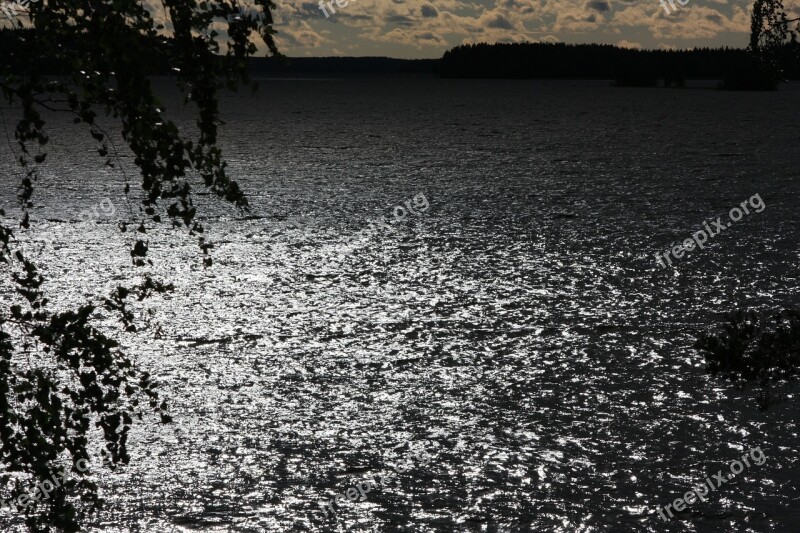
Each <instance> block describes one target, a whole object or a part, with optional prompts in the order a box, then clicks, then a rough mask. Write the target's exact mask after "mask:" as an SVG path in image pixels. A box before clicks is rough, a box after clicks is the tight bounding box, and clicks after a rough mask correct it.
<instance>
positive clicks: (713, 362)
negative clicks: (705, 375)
mask: <svg viewBox="0 0 800 533" xmlns="http://www.w3.org/2000/svg"><path fill="white" fill-rule="evenodd" d="M694 348H695V349H697V350H700V351H701V352H703V355H704V356H705V360H706V363H707V365H706V371H707V372H709V373H711V374H715V375H716V374H722V375H724V376H725V377H728V378H729V379H731V380H733V381H737V380H738V381H745V382H755V383H758V384H759V385H760V386H761V387H762V389H763V390H762V392H761V394H760V398H759V401H760V403H761V407H762V408H764V409H766V408H767V407H768V405H769V404H770V400H769V388H770V385H771V384H773V383H776V382H778V381H781V380H786V379H788V378H790V377H792V376H794V375H796V374H798V373H800V309H787V310H783V311H781V312H780V313H778V314H776V315H773V316H771V317H762V316H759V315H758V314H756V313H755V312H753V311H747V312H743V311H738V312H735V313H731V314H729V315H728V316H727V320H726V323H725V324H724V326H723V328H722V331H720V332H718V333H711V334H708V333H704V334H701V335H700V337H699V338H698V339H697V341H696V342H695V344H694Z"/></svg>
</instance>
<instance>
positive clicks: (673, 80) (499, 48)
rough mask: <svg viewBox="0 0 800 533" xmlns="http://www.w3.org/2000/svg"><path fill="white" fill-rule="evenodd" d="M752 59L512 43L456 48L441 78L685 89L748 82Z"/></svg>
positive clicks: (786, 64) (788, 49)
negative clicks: (710, 82)
mask: <svg viewBox="0 0 800 533" xmlns="http://www.w3.org/2000/svg"><path fill="white" fill-rule="evenodd" d="M798 57H800V45H798V44H797V43H789V44H787V45H786V46H785V47H784V48H783V53H782V61H781V63H782V67H783V73H784V75H785V76H786V77H787V78H788V79H793V80H796V79H800V62H798V59H797V58H798ZM751 68H752V66H751V58H750V56H749V55H748V53H747V51H746V50H743V49H736V48H695V49H693V50H636V49H629V48H620V47H618V46H612V45H607V44H564V43H515V44H501V43H498V44H475V45H464V46H458V47H456V48H454V49H452V50H449V51H447V52H445V54H444V57H443V58H442V60H441V62H440V65H439V71H440V74H441V76H442V77H445V78H510V79H534V78H575V79H607V80H616V83H617V85H620V86H655V85H657V84H658V82H659V80H663V83H664V85H666V86H670V85H678V86H680V85H683V82H684V81H685V80H687V79H718V80H724V79H728V80H732V79H737V78H746V77H748V76H752V73H751V72H750V71H749V69H751Z"/></svg>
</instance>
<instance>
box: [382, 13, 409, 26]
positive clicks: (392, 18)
mask: <svg viewBox="0 0 800 533" xmlns="http://www.w3.org/2000/svg"><path fill="white" fill-rule="evenodd" d="M386 22H387V23H389V24H397V25H398V26H413V25H414V24H416V21H415V20H414V19H413V18H411V17H407V16H405V15H389V16H388V17H386Z"/></svg>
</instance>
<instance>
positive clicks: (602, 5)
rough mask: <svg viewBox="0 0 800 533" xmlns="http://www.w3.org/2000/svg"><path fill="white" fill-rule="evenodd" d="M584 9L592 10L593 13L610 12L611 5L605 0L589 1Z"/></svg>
mask: <svg viewBox="0 0 800 533" xmlns="http://www.w3.org/2000/svg"><path fill="white" fill-rule="evenodd" d="M586 7H588V8H589V9H594V10H595V11H600V12H603V11H611V4H609V3H608V1H607V0H591V1H590V2H589V3H588V4H586Z"/></svg>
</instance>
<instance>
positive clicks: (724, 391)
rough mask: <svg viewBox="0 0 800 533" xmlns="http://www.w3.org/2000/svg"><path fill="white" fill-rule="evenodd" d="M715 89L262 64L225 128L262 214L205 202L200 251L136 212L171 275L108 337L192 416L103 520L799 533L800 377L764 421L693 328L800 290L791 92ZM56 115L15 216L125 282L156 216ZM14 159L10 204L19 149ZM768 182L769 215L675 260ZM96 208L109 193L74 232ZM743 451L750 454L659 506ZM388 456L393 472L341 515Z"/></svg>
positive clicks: (278, 526) (33, 236)
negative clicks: (280, 76) (393, 74)
mask: <svg viewBox="0 0 800 533" xmlns="http://www.w3.org/2000/svg"><path fill="white" fill-rule="evenodd" d="M157 83H159V84H161V85H163V87H164V94H165V97H164V99H165V105H166V111H167V114H168V115H169V114H170V112H172V113H177V115H173V116H176V117H177V121H178V122H179V123H180V124H182V125H183V126H184V127H186V128H189V129H191V128H192V127H193V125H192V124H193V122H192V120H191V119H190V118H189V116H188V115H186V114H185V113H182V112H180V110H179V107H180V104H179V99H178V97H177V95H176V94H174V93H173V92H170V91H168V90H167V89H166V87H167V85H168V82H167V81H166V80H158V81H157ZM702 85H703V84H698V86H696V87H694V88H688V89H682V90H678V89H674V90H667V89H634V88H630V89H627V88H625V89H623V88H613V87H610V86H609V84H608V83H607V82H598V81H477V80H474V81H467V80H437V79H383V80H363V81H360V80H335V79H329V80H263V81H262V83H261V89H260V91H259V92H258V93H256V94H251V93H249V92H247V91H243V92H241V93H240V94H236V95H232V94H228V95H225V97H224V98H223V102H222V109H223V117H224V119H225V120H226V122H227V125H226V126H225V128H224V130H223V133H222V135H221V139H220V144H221V146H222V147H223V149H224V152H225V153H226V155H227V158H228V160H229V163H230V173H231V175H232V176H234V177H236V178H237V179H238V180H239V181H240V183H241V185H242V187H243V189H244V190H245V192H246V193H247V195H248V197H249V200H250V204H251V206H252V209H251V212H250V213H247V214H245V213H240V212H237V211H236V210H235V209H233V208H231V207H230V206H227V205H224V204H222V203H221V202H219V201H217V200H216V199H214V198H211V197H209V196H208V195H200V196H198V198H197V200H198V201H197V203H198V205H199V207H198V210H199V212H200V216H199V218H200V219H201V220H202V221H203V223H204V225H205V228H206V233H207V236H208V238H209V239H210V240H211V241H212V242H214V243H215V245H216V246H215V248H214V250H213V252H212V257H213V258H214V266H213V267H212V268H210V269H207V270H203V269H202V267H201V266H200V264H201V254H200V252H199V249H198V247H197V245H196V243H195V240H194V238H192V237H188V236H187V235H186V234H185V233H180V232H178V231H173V230H169V229H168V227H167V226H166V225H165V226H164V227H162V228H151V229H150V230H148V231H149V242H150V249H151V254H150V257H151V259H153V261H154V263H155V266H153V267H152V268H150V270H151V271H152V272H155V273H158V274H159V275H161V276H166V277H168V279H171V280H172V281H174V283H175V292H174V294H172V295H170V296H168V297H154V298H153V299H152V300H150V301H149V302H147V303H146V304H144V305H141V306H140V311H141V314H140V315H139V318H138V320H137V323H138V324H140V326H141V331H140V332H139V333H137V334H126V335H123V334H118V333H115V334H116V335H117V336H119V337H120V338H121V339H122V341H123V344H124V345H125V346H126V349H127V351H128V353H130V354H131V355H133V356H134V358H135V360H136V362H137V364H138V365H140V366H141V367H142V368H146V369H147V370H149V371H150V372H151V373H152V374H153V375H154V376H155V377H156V379H157V381H158V382H159V383H160V385H161V390H162V391H163V394H164V395H165V397H166V398H167V399H168V401H169V402H170V405H171V409H172V412H173V415H174V419H175V421H174V423H172V424H168V425H160V424H157V423H156V421H155V420H153V419H145V421H143V422H141V423H138V424H137V425H136V426H135V427H134V430H133V431H132V434H131V439H130V443H129V448H130V453H131V456H132V463H131V464H130V465H129V466H127V467H125V468H123V469H121V471H119V472H115V473H109V472H103V474H102V475H101V477H100V482H101V486H102V488H103V495H104V496H105V497H106V498H107V500H108V508H107V509H106V511H105V512H103V513H102V514H101V515H99V516H97V517H96V520H95V521H94V522H93V527H92V529H91V531H97V532H117V531H147V532H150V531H152V532H162V531H167V532H169V531H175V532H178V531H181V532H184V531H186V532H188V531H204V532H223V531H232V532H266V531H269V532H273V531H274V532H280V531H364V532H367V531H370V532H372V531H374V532H378V531H419V532H434V531H437V532H450V531H458V532H472V531H475V532H479V531H481V532H484V531H485V532H506V531H509V532H510V531H537V532H538V531H558V532H572V531H580V532H587V533H588V532H595V531H614V532H618V531H670V532H672V531H674V532H684V531H685V532H689V531H702V532H723V531H753V532H771V531H775V532H785V531H793V530H796V524H797V519H799V518H800V511H798V509H797V505H796V503H797V500H798V498H800V476H797V473H798V472H800V470H799V469H798V466H799V465H800V459H798V455H799V454H800V443H799V442H798V437H797V435H798V403H797V394H798V387H797V386H796V384H794V385H789V386H787V387H784V388H783V389H781V391H780V392H781V394H784V395H785V396H786V401H785V402H782V403H779V404H778V405H776V406H774V407H772V408H770V409H769V410H768V411H766V412H762V411H760V410H759V409H758V406H757V403H756V401H755V392H754V391H753V389H752V388H740V387H737V386H735V385H733V384H730V383H728V382H725V381H723V380H722V378H719V377H712V376H708V375H706V374H705V372H704V361H703V358H702V356H701V355H700V354H699V353H698V352H697V351H695V350H693V349H692V344H693V342H694V339H695V338H696V336H697V334H698V333H700V332H701V331H705V330H707V329H709V328H711V327H712V326H714V324H716V323H718V322H719V321H720V320H721V318H722V316H723V314H724V313H726V312H728V311H732V310H734V309H737V308H752V309H756V310H761V311H769V310H777V309H782V308H784V307H788V306H791V305H797V304H798V303H800V294H799V293H798V290H797V289H798V270H797V265H798V258H799V256H800V250H799V249H798V242H799V241H800V238H799V237H800V225H799V223H800V217H798V216H797V208H798V200H799V199H800V165H798V163H800V156H798V146H797V143H798V139H800V122H798V110H799V109H800V84H798V83H794V84H788V85H785V86H784V87H782V89H781V90H780V91H779V92H777V93H729V92H718V91H714V90H710V89H709V88H708V87H707V86H702ZM706 85H707V84H706ZM4 113H5V117H6V120H7V121H9V124H10V125H11V126H9V127H13V121H15V120H16V115H15V113H14V112H13V111H10V110H5V111H4ZM51 120H52V121H53V122H52V131H51V144H52V146H51V147H50V155H49V157H48V160H47V163H46V164H45V166H44V168H43V173H42V177H41V178H40V181H39V184H38V190H37V193H36V194H35V196H34V201H36V202H37V204H38V205H39V206H40V207H37V209H35V210H34V214H35V216H34V218H35V219H36V220H37V221H39V224H38V225H37V226H35V227H34V228H33V229H32V230H31V231H30V232H24V231H21V230H20V232H19V233H18V234H19V236H20V238H21V239H23V240H25V241H26V243H25V249H26V250H28V253H29V254H31V255H32V256H33V257H38V258H39V263H40V265H41V266H42V269H43V272H44V274H45V276H46V277H47V279H48V281H47V285H46V290H47V291H48V296H49V297H50V298H51V300H52V302H53V303H52V305H53V306H54V307H55V308H61V307H64V308H66V307H65V306H67V305H74V304H75V303H77V302H80V301H83V300H85V299H91V300H94V301H98V295H102V294H108V293H109V292H110V291H111V289H112V288H113V287H115V286H116V285H117V284H120V283H123V282H130V281H133V280H134V279H136V270H135V269H134V268H133V267H132V266H131V265H130V256H129V252H128V247H129V245H130V243H131V237H130V234H129V233H124V234H123V233H120V232H119V230H118V229H117V227H116V222H117V221H118V220H122V219H126V220H135V219H136V216H137V215H136V213H137V206H136V196H135V191H137V190H138V187H137V186H136V185H135V183H136V182H135V179H136V172H135V170H134V166H133V163H132V159H131V158H130V157H129V154H128V153H127V152H125V151H122V153H121V155H120V161H121V165H122V169H123V170H124V171H125V173H126V174H127V176H128V177H129V178H130V179H131V181H132V183H134V186H133V187H132V189H133V191H134V194H133V195H132V196H133V200H132V203H131V204H128V203H127V202H126V199H125V196H124V195H123V193H122V189H123V183H124V176H123V174H122V172H121V170H120V169H113V170H112V169H103V168H102V162H103V161H102V160H101V159H100V158H99V157H97V155H96V154H95V153H94V144H93V140H92V139H91V137H90V136H89V135H88V134H87V133H86V132H84V131H82V130H81V129H79V128H77V127H75V126H73V125H71V124H70V123H69V120H68V119H67V118H60V117H51ZM106 124H109V125H110V127H111V129H113V124H110V123H109V122H108V121H107V122H106ZM117 142H118V143H120V144H121V141H120V140H118V141H117ZM0 161H2V167H1V168H2V170H3V171H4V172H3V176H4V177H3V178H2V180H3V182H4V183H5V184H6V185H5V186H4V187H3V188H2V196H0V206H3V205H5V206H13V201H14V200H13V195H14V187H13V186H11V185H12V184H14V183H15V180H16V179H18V178H13V176H17V175H18V174H19V170H18V169H17V168H16V167H15V166H14V165H13V158H12V157H11V153H10V148H9V145H8V144H7V143H5V142H3V143H0ZM198 190H199V185H198ZM756 194H758V195H760V198H762V199H763V203H764V205H765V207H764V209H763V210H762V211H761V212H755V211H752V210H751V212H750V214H747V215H745V216H744V217H743V218H742V219H741V220H740V221H738V222H736V223H735V224H733V225H731V226H730V227H727V228H726V230H725V231H723V232H721V233H720V234H719V235H718V236H716V237H714V238H712V239H710V240H709V241H708V243H707V244H706V245H705V247H704V249H702V250H700V249H695V250H694V251H691V252H689V253H686V254H685V255H684V256H683V257H682V258H679V259H673V267H671V268H663V267H661V266H659V264H658V263H657V262H656V258H655V254H657V253H663V252H665V251H666V250H668V249H670V248H671V247H672V246H674V245H676V244H680V243H681V242H683V241H684V240H685V239H687V238H690V237H691V236H692V234H693V233H694V232H697V231H698V230H701V229H703V227H704V226H703V224H704V222H706V221H708V220H709V219H712V220H713V219H716V217H717V216H720V215H723V216H724V217H727V214H728V212H729V210H730V209H731V208H733V207H736V206H739V205H740V204H741V203H742V202H744V201H746V200H748V199H749V198H751V197H753V195H756ZM420 195H422V196H420ZM415 198H416V199H418V202H417V203H415ZM421 198H424V199H425V202H424V203H423V202H422V201H421ZM105 199H108V202H110V204H111V205H113V214H111V215H109V213H110V211H111V210H106V211H103V210H102V209H99V210H98V209H96V215H93V216H92V217H91V218H92V222H90V223H88V224H81V223H80V220H81V216H80V213H81V212H82V211H85V210H90V211H91V207H92V206H99V205H100V204H101V202H103V201H104V200H105ZM108 202H107V203H106V204H104V205H105V206H108V205H109V203H108ZM406 202H408V204H406ZM424 204H427V208H426V209H422V206H423V205H424ZM397 206H400V207H401V208H402V209H401V210H396V209H395V208H396V207H397ZM409 208H410V209H409ZM412 211H413V212H412ZM403 212H405V214H402V213H403ZM395 213H398V216H397V219H395ZM8 215H9V216H18V211H15V210H14V209H10V210H9V213H8ZM401 215H402V216H401ZM380 217H387V218H389V219H391V220H389V221H388V222H387V221H385V222H384V224H373V228H372V229H369V228H370V223H371V222H373V223H374V221H375V220H376V219H378V218H380ZM401 219H402V220H401ZM723 220H724V219H723ZM151 226H152V224H151ZM53 235H55V236H56V238H53V237H52V236H53ZM48 236H49V237H48ZM354 236H355V238H354ZM3 279H4V280H7V279H8V278H7V277H6V278H3ZM2 283H4V284H6V285H5V288H3V286H0V291H2V292H0V294H4V295H6V296H5V297H7V291H8V281H3V282H2ZM97 319H98V321H99V323H100V324H103V327H104V328H107V329H108V331H112V332H118V331H119V326H118V323H117V321H116V317H114V316H110V315H107V313H106V312H98V313H97ZM755 447H760V449H761V450H763V453H764V455H765V456H766V461H765V462H764V463H763V464H762V465H755V464H753V465H751V466H750V467H747V468H745V470H744V471H743V472H742V473H740V474H738V475H736V476H734V477H733V478H732V479H730V480H729V481H728V482H727V483H726V484H725V485H723V486H722V487H720V488H719V490H717V491H715V492H713V493H711V494H710V495H709V496H708V501H706V502H697V503H695V504H693V505H690V506H688V508H687V510H686V511H684V512H682V513H678V514H676V516H675V517H674V518H672V519H670V520H668V521H664V520H662V518H661V517H660V516H659V514H658V508H659V507H663V506H665V505H667V504H669V503H671V502H672V501H673V500H675V498H678V497H682V496H683V494H684V493H685V492H686V491H688V490H690V489H691V488H692V487H693V486H694V485H695V484H697V483H699V482H701V481H702V480H704V479H706V478H707V477H708V476H711V475H712V474H714V473H716V472H718V470H720V469H723V470H725V471H727V468H728V466H727V465H728V464H729V463H730V462H731V461H732V460H734V459H737V458H739V457H741V456H742V455H743V454H745V453H746V452H747V451H748V450H751V449H752V448H755ZM415 453H416V454H423V455H425V456H426V457H427V458H428V460H427V462H426V464H425V465H424V466H423V465H422V464H421V463H420V462H419V461H418V460H416V459H408V458H409V457H416V456H414V454H415ZM398 462H401V463H407V464H408V465H409V468H408V469H407V470H406V471H405V472H404V473H401V474H397V479H396V481H394V482H393V483H388V484H387V485H385V486H383V487H380V488H375V489H373V490H371V491H370V492H369V493H368V494H366V496H365V497H363V498H362V499H364V501H362V502H350V501H348V502H346V503H343V504H341V505H339V506H338V508H337V518H336V519H323V518H322V516H321V515H322V513H321V506H320V503H321V502H323V500H331V499H333V498H335V497H336V496H337V495H340V494H345V493H346V491H347V490H348V489H350V488H351V487H355V486H356V485H357V484H358V483H359V482H361V481H362V480H363V479H365V478H367V477H368V476H370V475H378V476H383V475H384V474H386V473H389V472H392V471H393V465H396V464H397V463H398ZM359 498H361V495H359ZM3 520H6V518H4V517H0V525H2V524H3V522H2V521H3ZM14 527H16V525H15V524H14V523H12V522H7V524H6V528H7V529H8V530H9V531H15V529H14Z"/></svg>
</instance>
